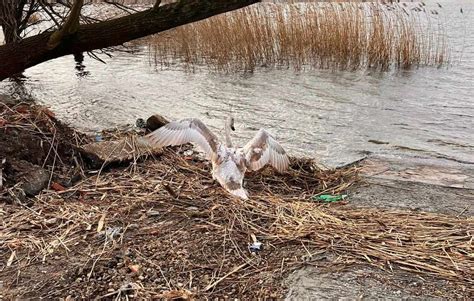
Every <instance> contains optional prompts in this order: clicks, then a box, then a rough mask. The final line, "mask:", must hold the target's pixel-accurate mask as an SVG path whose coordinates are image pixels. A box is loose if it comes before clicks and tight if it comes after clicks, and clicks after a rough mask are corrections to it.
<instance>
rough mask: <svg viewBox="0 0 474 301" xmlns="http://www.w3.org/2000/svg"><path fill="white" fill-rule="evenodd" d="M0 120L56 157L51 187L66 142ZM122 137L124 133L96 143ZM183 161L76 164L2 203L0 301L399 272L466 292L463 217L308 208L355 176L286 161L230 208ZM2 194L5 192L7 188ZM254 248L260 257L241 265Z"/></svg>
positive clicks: (42, 117)
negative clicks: (319, 273)
mask: <svg viewBox="0 0 474 301" xmlns="http://www.w3.org/2000/svg"><path fill="white" fill-rule="evenodd" d="M0 120H1V124H0V130H1V131H2V134H3V133H4V131H10V135H11V131H19V132H24V133H25V134H26V133H28V132H29V133H31V134H32V135H34V136H35V137H42V139H43V140H44V144H45V145H46V146H47V149H49V148H51V146H53V147H52V151H51V153H50V154H51V157H50V158H49V159H48V161H47V162H46V161H44V162H46V163H45V164H46V165H45V168H47V169H48V170H50V171H52V172H53V173H55V174H58V176H57V177H56V178H54V180H55V181H56V179H58V180H57V181H60V179H61V178H62V177H61V176H60V175H63V176H64V175H65V174H68V172H69V171H70V170H71V169H73V166H72V165H73V164H74V163H72V161H71V162H70V161H69V160H68V159H67V158H70V155H68V154H67V153H65V152H62V151H61V149H62V146H64V145H68V144H69V145H71V144H72V145H74V144H76V143H79V141H78V140H77V142H75V141H76V140H75V139H71V138H66V139H65V140H61V139H58V138H59V137H69V136H67V135H66V136H64V134H63V131H64V129H61V128H60V127H58V126H57V123H55V122H51V121H54V117H52V116H51V113H50V112H49V111H48V110H45V109H43V108H41V107H28V106H26V105H25V104H21V105H16V106H7V107H5V106H4V109H3V110H2V111H0ZM48 120H50V121H48ZM37 122H39V124H38V126H35V125H36V123H37ZM67 132H68V130H66V133H67ZM124 135H125V136H127V137H128V136H130V135H132V134H131V133H129V134H127V133H123V132H118V133H115V132H107V133H104V137H105V139H111V140H112V139H119V138H123V137H124ZM1 137H7V136H4V135H2V136H1ZM8 137H11V136H8ZM85 140H87V139H85ZM58 143H59V144H58ZM55 145H57V146H58V147H55ZM188 149H189V146H185V147H183V148H170V149H167V150H166V151H165V152H164V153H163V154H162V155H161V156H160V157H158V158H156V159H149V160H138V158H137V160H133V161H132V163H131V164H130V165H125V166H115V167H110V168H108V170H102V169H101V170H99V171H97V170H95V169H89V168H87V167H86V166H83V165H81V166H80V167H81V169H82V170H81V174H82V175H83V176H84V178H83V179H82V180H80V182H79V183H76V184H73V185H72V186H69V187H67V186H66V185H63V184H62V183H60V182H54V183H51V186H49V189H47V190H46V191H44V192H43V193H42V194H40V195H38V196H36V197H35V198H33V199H29V201H28V202H25V201H24V200H21V199H16V200H13V202H12V203H10V204H9V203H6V202H5V200H0V217H1V220H2V223H1V227H0V258H2V259H4V260H1V261H0V271H1V273H0V283H2V291H1V292H0V294H1V295H2V297H3V298H6V299H10V298H15V297H16V298H28V297H31V298H38V297H40V296H41V297H43V298H46V299H57V298H59V297H62V298H65V297H67V296H72V297H76V298H85V299H91V298H96V297H109V298H117V300H118V299H120V298H121V299H127V298H128V297H129V296H132V295H133V296H138V297H140V298H143V299H150V298H160V297H161V298H171V297H173V296H174V297H182V298H184V297H189V296H194V297H198V298H204V297H209V298H214V297H224V296H232V297H239V298H242V299H249V298H255V297H263V296H265V297H282V296H284V293H285V288H284V286H282V284H281V280H282V279H284V278H285V277H286V276H287V274H288V272H289V271H291V270H292V269H294V268H296V267H300V266H303V265H305V264H311V265H319V266H322V267H325V268H332V269H334V268H337V269H341V268H344V267H347V266H350V265H352V264H369V265H372V266H376V267H378V268H381V269H384V270H386V271H387V272H388V273H389V272H390V271H391V270H392V269H402V270H405V271H410V272H412V273H415V274H419V275H420V276H422V277H423V278H425V279H426V278H430V277H433V278H435V279H444V280H449V285H446V288H443V289H439V290H438V289H437V290H436V291H432V292H429V294H432V295H441V296H445V297H446V296H447V297H451V298H460V297H462V296H467V295H469V294H470V293H472V287H473V286H472V285H473V283H474V278H473V274H472V270H473V269H474V262H473V260H472V225H473V219H472V217H468V218H463V217H455V216H448V215H442V214H433V213H423V212H412V211H400V210H383V209H373V208H354V207H352V206H351V205H350V201H349V203H348V202H347V201H342V202H339V203H335V204H319V203H316V202H314V201H313V200H311V197H312V196H313V195H316V194H320V193H326V192H329V193H341V192H344V191H345V190H347V189H348V188H349V187H350V186H352V185H353V184H354V183H355V181H356V180H357V171H358V168H357V167H348V168H343V169H337V170H327V171H324V170H320V169H318V168H317V167H316V166H315V165H314V164H313V162H312V161H311V160H305V159H295V158H293V159H292V164H291V168H290V170H289V171H288V172H286V173H284V174H276V173H274V172H273V170H272V169H265V170H263V171H261V172H256V173H252V174H249V177H248V178H247V183H246V187H247V188H248V189H249V191H250V192H251V195H252V199H251V200H250V201H242V200H236V199H232V198H229V196H228V194H227V193H226V192H225V191H224V190H223V189H222V188H221V187H220V186H219V185H217V184H216V183H214V182H213V181H212V178H211V175H210V171H209V169H210V166H209V164H208V162H207V161H203V160H202V159H200V157H199V156H197V155H196V154H194V155H192V156H189V155H186V156H185V155H183V153H184V152H185V151H186V150H188ZM55 150H59V151H58V152H56V151H55ZM186 153H187V152H186ZM46 154H47V153H46ZM61 154H65V156H63V155H61ZM7 159H8V158H7ZM73 161H74V160H73ZM79 162H80V160H79ZM7 182H8V181H7ZM8 183H9V185H7V187H6V188H5V189H4V190H3V191H2V193H6V194H8V193H9V192H10V191H11V190H12V189H14V188H15V187H14V186H15V185H14V183H10V182H8ZM12 185H13V186H12ZM0 199H1V198H0ZM253 236H255V237H256V239H257V240H259V241H261V242H262V243H263V245H264V248H263V250H261V251H260V252H257V253H256V254H253V255H252V254H251V253H250V252H249V249H248V244H249V243H252V240H253ZM424 293H427V292H424ZM445 294H447V295H445Z"/></svg>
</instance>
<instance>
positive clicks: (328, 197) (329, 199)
mask: <svg viewBox="0 0 474 301" xmlns="http://www.w3.org/2000/svg"><path fill="white" fill-rule="evenodd" d="M346 197H347V194H339V195H332V194H321V195H318V196H313V197H312V198H313V199H315V200H318V201H323V202H324V203H333V202H337V201H341V200H344V199H345V198H346Z"/></svg>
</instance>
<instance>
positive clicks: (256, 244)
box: [249, 241, 263, 253]
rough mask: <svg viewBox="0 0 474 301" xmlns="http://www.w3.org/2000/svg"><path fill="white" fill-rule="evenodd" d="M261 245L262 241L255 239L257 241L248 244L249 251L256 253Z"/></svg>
mask: <svg viewBox="0 0 474 301" xmlns="http://www.w3.org/2000/svg"><path fill="white" fill-rule="evenodd" d="M262 247H263V243H261V242H259V241H257V242H253V243H251V244H250V245H249V250H250V252H251V253H256V252H258V251H261V250H262Z"/></svg>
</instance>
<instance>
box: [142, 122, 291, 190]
mask: <svg viewBox="0 0 474 301" xmlns="http://www.w3.org/2000/svg"><path fill="white" fill-rule="evenodd" d="M231 130H233V131H235V128H234V119H233V118H232V117H229V118H228V119H227V122H226V127H225V140H226V142H225V144H224V143H222V142H220V141H219V139H218V138H217V136H216V135H214V134H213V133H212V132H211V131H210V130H209V129H208V128H207V127H206V125H205V124H204V123H203V122H202V121H201V120H199V119H196V118H188V119H182V120H179V121H172V122H170V123H168V124H166V125H164V126H163V127H161V128H159V129H157V130H156V131H154V132H152V133H150V134H148V135H146V136H145V137H144V138H145V141H146V143H147V144H149V145H151V146H154V147H165V146H169V145H181V144H185V143H190V142H191V143H194V144H196V145H197V146H199V147H200V148H201V149H202V150H203V151H204V153H205V155H206V157H207V159H209V160H210V161H211V162H212V177H213V178H214V179H215V180H217V181H218V182H219V183H220V184H221V186H222V187H224V188H225V189H226V190H227V191H228V192H229V193H231V194H232V195H234V196H237V197H239V198H242V199H248V195H247V191H246V190H245V189H244V188H243V187H242V184H243V179H244V176H245V172H246V171H247V170H252V171H255V170H259V169H261V168H263V167H264V166H265V165H267V164H270V165H271V166H273V167H274V168H275V169H276V170H278V171H279V172H283V171H285V170H286V169H287V168H288V165H289V159H288V156H287V155H286V152H285V150H284V149H283V147H282V146H281V145H280V144H279V143H278V142H277V141H276V140H275V139H274V138H273V137H272V136H271V135H270V134H269V133H268V132H267V131H265V130H264V129H260V130H259V131H258V133H257V134H256V135H255V137H254V138H253V139H252V140H250V141H249V142H248V143H247V144H246V145H245V146H244V147H240V148H234V147H233V145H232V141H231V139H230V131H231Z"/></svg>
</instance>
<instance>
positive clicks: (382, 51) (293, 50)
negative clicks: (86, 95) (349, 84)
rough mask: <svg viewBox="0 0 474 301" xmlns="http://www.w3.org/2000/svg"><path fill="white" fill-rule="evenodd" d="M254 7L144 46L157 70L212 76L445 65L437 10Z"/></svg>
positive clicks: (377, 6)
mask: <svg viewBox="0 0 474 301" xmlns="http://www.w3.org/2000/svg"><path fill="white" fill-rule="evenodd" d="M291 2H292V1H290V3H280V2H278V3H260V4H258V5H253V6H251V7H247V8H244V9H241V10H238V11H234V12H230V13H226V14H223V15H219V16H215V17H212V18H209V19H206V20H203V21H200V22H197V23H192V24H188V25H185V26H182V27H179V28H176V29H173V30H170V31H167V32H164V33H161V34H158V35H155V36H153V37H152V38H150V39H149V40H148V41H149V43H150V45H151V47H152V49H153V53H152V59H153V60H154V63H155V64H156V65H157V66H169V65H170V64H174V63H184V64H185V66H186V67H189V68H193V67H195V66H199V65H204V66H209V67H210V68H212V69H215V70H218V71H246V72H252V71H254V70H255V69H256V68H260V67H283V68H288V67H291V68H294V69H296V70H302V69H312V68H324V69H342V70H355V69H365V68H371V69H379V70H389V69H391V68H395V69H409V68H413V67H419V66H437V67H439V66H443V65H445V64H447V63H448V61H449V49H448V45H447V40H446V36H445V34H444V29H443V26H442V23H441V21H440V18H439V15H438V11H435V10H430V9H427V8H425V4H424V3H416V4H413V3H401V4H400V3H386V4H383V3H377V2H368V3H357V2H356V3H352V2H350V3H321V2H313V1H310V2H304V3H298V2H295V3H291Z"/></svg>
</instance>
